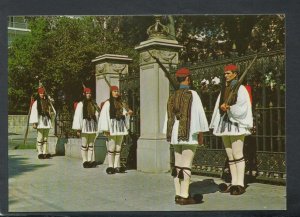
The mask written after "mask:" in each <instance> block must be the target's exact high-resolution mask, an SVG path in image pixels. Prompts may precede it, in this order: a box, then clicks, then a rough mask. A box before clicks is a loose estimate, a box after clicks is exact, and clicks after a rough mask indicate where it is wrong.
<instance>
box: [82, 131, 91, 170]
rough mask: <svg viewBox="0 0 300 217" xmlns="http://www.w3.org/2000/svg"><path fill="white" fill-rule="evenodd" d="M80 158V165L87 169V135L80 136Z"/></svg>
mask: <svg viewBox="0 0 300 217" xmlns="http://www.w3.org/2000/svg"><path fill="white" fill-rule="evenodd" d="M80 150H81V157H82V165H83V167H84V168H88V167H89V165H88V160H87V152H88V134H86V133H82V134H81V149H80Z"/></svg>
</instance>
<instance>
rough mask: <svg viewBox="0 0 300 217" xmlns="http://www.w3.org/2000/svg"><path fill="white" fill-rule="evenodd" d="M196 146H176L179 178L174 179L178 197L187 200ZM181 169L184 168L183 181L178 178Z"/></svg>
mask: <svg viewBox="0 0 300 217" xmlns="http://www.w3.org/2000/svg"><path fill="white" fill-rule="evenodd" d="M196 149H197V146H196V145H174V151H175V166H176V167H178V168H176V170H177V176H176V177H175V178H174V185H175V192H176V195H178V196H181V197H184V198H187V197H188V196H189V185H190V180H191V170H190V169H191V168H192V163H193V159H194V156H195V152H196ZM181 168H183V169H182V170H183V179H180V178H178V174H179V173H180V170H181Z"/></svg>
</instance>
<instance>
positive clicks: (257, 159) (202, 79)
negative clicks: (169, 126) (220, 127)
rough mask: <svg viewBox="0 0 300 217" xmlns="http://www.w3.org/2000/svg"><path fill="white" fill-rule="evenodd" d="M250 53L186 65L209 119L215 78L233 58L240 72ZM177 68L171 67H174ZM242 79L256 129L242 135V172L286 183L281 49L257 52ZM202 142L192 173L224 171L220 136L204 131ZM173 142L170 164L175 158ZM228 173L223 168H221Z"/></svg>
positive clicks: (283, 57) (283, 75)
mask: <svg viewBox="0 0 300 217" xmlns="http://www.w3.org/2000/svg"><path fill="white" fill-rule="evenodd" d="M253 57H254V54H252V55H248V56H243V57H235V58H233V59H232V58H231V59H219V60H218V61H211V62H201V63H198V64H194V65H188V67H189V68H190V70H191V71H192V78H193V83H194V89H195V90H196V91H197V92H198V93H199V95H200V97H201V100H202V103H203V105H204V107H205V111H206V116H207V119H208V121H210V120H211V116H212V111H213V109H214V105H215V101H216V99H217V96H218V94H219V92H220V84H219V83H218V80H219V78H222V77H223V67H224V65H225V64H227V63H229V62H234V63H235V64H237V65H238V66H239V67H240V71H241V72H243V71H244V70H245V68H246V67H247V65H248V64H249V63H250V62H251V60H252V59H253ZM174 71H175V70H174ZM245 84H247V85H250V87H251V89H252V100H253V101H252V109H253V116H254V125H255V126H254V130H253V134H252V135H251V136H248V137H246V140H245V148H244V155H245V158H246V174H248V175H249V176H250V177H249V178H251V179H253V178H255V179H256V180H263V181H269V182H277V183H282V184H285V181H286V180H285V179H286V165H285V162H286V161H285V53H284V50H277V51H272V52H265V53H260V54H259V55H258V59H257V61H256V62H255V63H254V65H253V67H252V68H251V69H250V70H249V72H248V75H247V78H246V81H245ZM204 144H205V146H204V147H199V148H198V150H197V152H196V156H195V158H194V162H193V172H194V173H200V174H206V175H218V176H219V175H222V174H223V175H224V169H223V168H224V167H225V168H226V165H225V162H226V153H225V150H224V148H223V144H222V140H221V138H219V137H216V136H214V135H213V134H212V132H209V133H205V136H204ZM172 150H173V148H172V147H171V165H172V164H173V163H174V157H173V155H172ZM225 172H226V170H225Z"/></svg>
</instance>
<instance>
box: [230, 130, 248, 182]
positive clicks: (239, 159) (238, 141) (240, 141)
mask: <svg viewBox="0 0 300 217" xmlns="http://www.w3.org/2000/svg"><path fill="white" fill-rule="evenodd" d="M244 138H245V136H243V135H242V136H232V137H231V143H232V152H233V158H234V160H235V164H236V168H237V185H239V186H242V187H244V177H245V159H244V155H243V147H244Z"/></svg>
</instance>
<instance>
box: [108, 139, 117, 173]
mask: <svg viewBox="0 0 300 217" xmlns="http://www.w3.org/2000/svg"><path fill="white" fill-rule="evenodd" d="M115 140H116V136H109V137H108V141H107V160H108V168H107V169H106V172H107V173H108V174H114V173H115V171H114V168H113V167H114V161H115V150H116V142H115Z"/></svg>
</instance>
